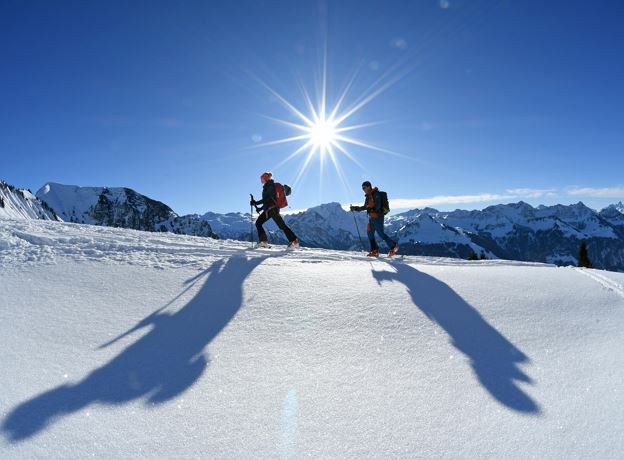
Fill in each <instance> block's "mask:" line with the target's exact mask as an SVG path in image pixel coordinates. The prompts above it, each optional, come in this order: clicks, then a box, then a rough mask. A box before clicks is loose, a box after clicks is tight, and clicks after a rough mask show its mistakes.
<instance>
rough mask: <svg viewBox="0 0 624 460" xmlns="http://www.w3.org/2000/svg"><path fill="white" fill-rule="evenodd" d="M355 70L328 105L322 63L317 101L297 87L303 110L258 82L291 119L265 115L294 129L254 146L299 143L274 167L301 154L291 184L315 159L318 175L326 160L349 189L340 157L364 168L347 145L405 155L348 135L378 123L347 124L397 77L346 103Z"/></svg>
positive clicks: (351, 87)
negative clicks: (288, 133)
mask: <svg viewBox="0 0 624 460" xmlns="http://www.w3.org/2000/svg"><path fill="white" fill-rule="evenodd" d="M357 75H358V73H357V72H355V73H354V74H353V76H352V78H351V80H350V81H349V82H348V84H347V85H346V87H345V88H344V90H343V91H342V93H341V94H340V96H339V97H338V98H337V99H336V101H335V103H333V104H332V105H331V107H328V96H327V65H326V62H324V64H323V72H322V78H321V81H320V84H319V85H317V87H318V88H319V89H320V91H319V93H320V94H319V95H318V97H317V102H316V103H314V102H313V101H312V98H311V97H310V93H309V92H308V90H307V89H306V88H305V86H304V85H303V84H302V83H301V82H300V83H299V88H300V90H301V93H302V95H303V100H304V102H305V109H301V108H298V107H296V105H295V104H294V103H293V102H291V101H289V100H287V99H286V98H285V97H283V96H282V95H281V94H279V93H278V92H277V91H275V90H274V89H273V88H271V87H270V86H268V85H267V84H266V83H264V82H263V81H260V83H261V84H262V85H263V86H264V87H265V88H266V89H267V90H268V91H269V92H270V93H271V94H272V95H273V97H274V98H275V99H276V100H277V101H279V103H280V104H281V105H283V106H284V107H285V108H286V109H287V110H288V112H289V113H290V115H291V117H292V118H291V119H289V120H284V119H279V118H275V117H271V116H266V118H268V119H270V120H272V121H274V122H276V123H278V124H280V125H282V126H286V127H288V128H290V129H292V130H293V132H292V135H290V136H289V137H285V138H281V139H276V140H273V141H269V142H264V143H261V144H257V145H255V146H254V147H266V146H271V145H277V144H286V143H292V142H298V143H300V145H299V146H298V147H297V148H296V149H295V150H294V151H293V152H292V153H291V154H290V155H288V156H287V157H286V158H284V159H283V160H282V161H281V162H280V163H279V164H277V165H276V166H275V168H274V169H277V168H279V167H281V166H283V165H284V164H286V163H288V162H289V161H291V160H293V159H294V158H296V157H300V156H303V157H304V158H303V160H302V163H301V165H300V167H299V170H298V171H297V175H296V178H295V180H294V185H295V186H296V185H297V184H298V182H299V181H300V180H301V179H302V177H303V175H304V174H305V172H306V170H307V169H308V167H309V166H310V164H311V163H312V160H313V159H315V158H318V159H319V160H320V167H321V178H322V171H323V167H324V163H325V161H326V160H327V159H329V160H330V161H331V163H332V165H333V166H334V169H335V171H336V173H337V175H338V177H339V178H340V180H341V182H342V183H343V185H344V186H345V187H346V189H347V190H350V189H351V188H350V187H349V186H348V184H347V181H346V179H345V175H344V173H343V169H342V166H341V164H340V157H344V158H346V159H348V160H349V161H351V162H353V163H355V164H356V165H358V166H359V167H360V168H361V169H362V170H365V169H366V168H364V166H363V165H362V164H361V163H360V162H359V161H358V159H357V158H356V156H355V154H354V153H353V152H351V151H350V150H349V148H350V147H354V146H355V147H359V148H364V149H369V150H375V151H377V152H382V153H385V154H391V155H397V156H401V157H404V156H403V155H401V154H399V153H396V152H393V151H391V150H388V149H385V148H382V147H379V146H376V145H373V144H371V143H368V142H364V141H362V140H360V139H358V138H355V137H353V135H352V134H351V133H352V132H354V131H356V130H361V129H363V128H367V127H371V126H374V125H378V124H380V122H372V123H364V124H357V125H355V124H349V120H350V119H351V118H352V117H353V115H354V114H356V113H358V112H360V111H361V110H362V109H363V108H364V107H366V106H367V105H368V104H369V103H370V102H371V101H373V100H374V99H375V98H376V97H377V96H379V95H380V94H381V93H382V92H384V91H385V90H387V89H388V88H389V87H390V86H392V84H394V83H395V82H396V81H397V80H398V78H400V76H399V77H397V76H395V78H388V76H387V75H386V76H385V78H383V77H382V78H380V79H379V80H377V81H376V82H374V83H373V84H372V85H371V86H369V87H368V88H367V90H366V91H364V92H363V93H362V94H361V95H360V97H358V98H356V99H355V100H354V101H353V102H352V103H350V104H349V105H348V104H347V102H346V101H347V99H348V97H349V94H350V92H351V91H352V89H353V86H354V82H355V80H356V78H357ZM404 158H405V157H404Z"/></svg>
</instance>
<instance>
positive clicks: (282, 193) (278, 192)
mask: <svg viewBox="0 0 624 460" xmlns="http://www.w3.org/2000/svg"><path fill="white" fill-rule="evenodd" d="M290 191H291V189H290V187H289V186H288V185H286V184H284V185H282V184H280V183H279V182H275V197H276V203H275V204H277V207H278V208H280V209H281V208H285V207H286V206H288V200H287V199H286V197H287V196H288V195H290Z"/></svg>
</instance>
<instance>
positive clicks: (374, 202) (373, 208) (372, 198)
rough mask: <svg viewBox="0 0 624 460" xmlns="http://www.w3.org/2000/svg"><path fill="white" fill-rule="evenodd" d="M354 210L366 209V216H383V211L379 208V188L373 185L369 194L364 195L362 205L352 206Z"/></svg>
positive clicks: (374, 217)
mask: <svg viewBox="0 0 624 460" xmlns="http://www.w3.org/2000/svg"><path fill="white" fill-rule="evenodd" d="M353 210H354V211H366V212H367V213H368V217H371V218H373V219H376V218H377V217H379V216H382V217H383V212H382V210H381V195H380V194H379V189H378V188H377V187H375V188H374V189H373V190H372V192H371V193H370V194H367V195H364V205H363V206H354V207H353Z"/></svg>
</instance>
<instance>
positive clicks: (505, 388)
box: [373, 262, 540, 414]
mask: <svg viewBox="0 0 624 460" xmlns="http://www.w3.org/2000/svg"><path fill="white" fill-rule="evenodd" d="M388 264H389V265H390V266H391V267H393V268H394V272H388V271H376V270H375V269H374V268H373V276H374V278H375V279H376V280H377V282H378V283H379V284H381V283H382V282H383V281H398V282H400V283H403V284H404V285H405V286H406V287H407V289H408V291H409V293H410V295H411V297H412V301H413V302H414V305H416V306H417V307H418V308H419V309H420V310H421V311H422V312H423V313H424V314H426V315H427V317H428V318H429V319H431V320H432V321H435V322H436V323H437V324H439V325H440V327H442V328H443V329H444V330H445V331H446V332H447V333H448V335H449V336H450V338H451V343H452V344H453V346H454V347H455V348H457V350H459V351H460V352H462V353H463V354H464V355H466V356H467V357H468V359H469V360H470V365H471V366H472V368H473V370H474V372H475V374H476V375H477V378H478V379H479V382H481V384H482V385H483V387H484V388H485V389H486V390H487V391H488V392H489V393H490V394H491V395H492V396H493V397H494V398H495V399H496V400H497V401H499V402H500V403H501V404H503V405H505V406H507V407H509V408H510V409H513V410H516V411H519V412H523V413H531V414H538V413H539V412H540V408H539V406H538V405H537V403H536V402H535V401H533V400H532V399H531V398H530V397H529V396H528V395H527V394H526V393H525V392H524V391H522V389H521V388H520V387H519V386H518V383H517V382H528V383H533V381H532V380H531V378H530V377H529V376H527V375H526V374H525V373H524V372H523V371H522V370H520V368H519V364H520V363H528V362H529V361H530V360H529V358H528V356H526V355H525V354H524V353H523V352H522V351H520V350H519V349H518V348H517V347H516V346H514V345H513V344H512V343H511V342H509V340H507V339H506V338H505V337H504V336H503V335H502V334H501V333H500V332H498V331H497V330H496V329H495V328H494V327H493V326H492V325H491V324H489V323H488V322H487V321H486V320H485V319H484V318H483V317H482V316H481V315H480V314H479V312H478V311H477V310H476V309H475V308H474V307H472V306H471V305H470V304H468V303H467V302H466V301H465V300H464V299H462V298H461V297H460V296H459V295H458V294H457V293H456V292H455V291H454V290H453V289H451V288H450V287H449V286H448V285H447V284H445V283H443V282H442V281H440V280H438V279H436V278H434V277H433V276H430V275H427V274H425V273H422V272H420V271H418V270H416V269H415V268H413V267H411V266H409V265H407V264H405V263H400V262H398V263H397V262H389V263H388Z"/></svg>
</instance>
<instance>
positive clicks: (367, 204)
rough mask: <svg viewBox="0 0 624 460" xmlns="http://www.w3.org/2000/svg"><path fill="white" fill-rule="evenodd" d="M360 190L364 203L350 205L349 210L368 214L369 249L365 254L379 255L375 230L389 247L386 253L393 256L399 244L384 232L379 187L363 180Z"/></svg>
mask: <svg viewBox="0 0 624 460" xmlns="http://www.w3.org/2000/svg"><path fill="white" fill-rule="evenodd" d="M362 190H364V205H362V206H351V211H358V212H359V211H366V213H367V214H368V225H367V226H366V233H367V234H368V241H369V242H370V247H371V250H370V252H369V253H368V254H367V255H368V256H369V257H377V256H379V247H378V246H377V241H376V240H375V232H377V233H378V234H379V236H380V237H381V238H382V239H383V240H384V241H385V242H386V244H387V245H388V248H389V249H390V252H388V255H389V256H393V255H394V254H396V252H397V251H398V250H399V245H398V244H397V243H396V241H393V240H392V238H390V237H389V236H388V235H386V232H384V213H383V209H382V203H381V201H382V200H381V194H380V193H379V189H378V188H377V187H375V188H373V187H372V185H371V183H370V182H369V181H364V182H362Z"/></svg>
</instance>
